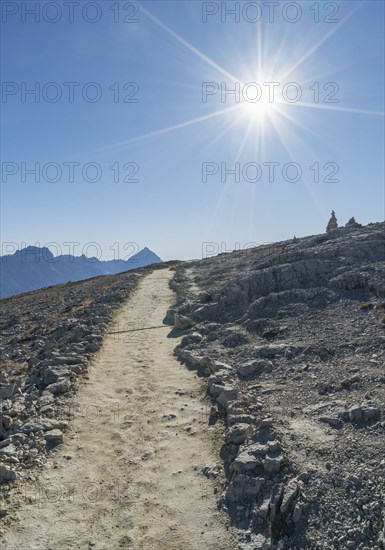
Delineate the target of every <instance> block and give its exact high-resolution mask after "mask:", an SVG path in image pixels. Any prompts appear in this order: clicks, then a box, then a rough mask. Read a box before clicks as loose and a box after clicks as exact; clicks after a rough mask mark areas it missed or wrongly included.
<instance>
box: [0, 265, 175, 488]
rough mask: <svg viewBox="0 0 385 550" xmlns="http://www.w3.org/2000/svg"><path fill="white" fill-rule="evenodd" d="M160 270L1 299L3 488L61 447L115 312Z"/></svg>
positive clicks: (0, 472)
mask: <svg viewBox="0 0 385 550" xmlns="http://www.w3.org/2000/svg"><path fill="white" fill-rule="evenodd" d="M161 265H162V266H163V265H164V264H155V265H154V266H152V267H145V268H141V269H136V270H133V271H129V272H126V273H122V274H119V275H107V276H103V277H95V278H92V279H88V280H87V281H81V282H77V283H67V284H63V285H58V286H54V287H49V288H46V289H41V290H36V291H34V292H28V293H25V294H21V295H17V296H12V297H9V298H5V299H3V300H1V317H0V327H1V344H0V346H1V347H0V405H1V416H0V483H1V482H8V481H14V480H16V479H18V478H19V477H22V478H23V477H25V476H24V474H25V473H26V472H27V473H28V471H29V469H30V468H34V467H40V466H42V464H43V463H44V460H45V455H46V453H47V452H48V451H49V449H50V448H51V447H54V446H55V444H57V443H60V442H61V441H62V439H63V432H64V431H65V430H66V428H67V426H68V422H69V421H70V420H71V417H72V416H73V413H74V411H72V410H71V406H70V405H69V399H70V398H71V397H72V396H73V395H74V393H75V392H76V389H77V387H78V384H79V381H81V380H82V379H83V378H84V377H86V376H87V371H88V364H89V362H90V360H91V359H92V357H93V355H94V354H95V353H96V352H97V351H98V350H99V349H100V347H101V345H102V342H103V335H104V333H105V331H106V330H107V327H108V325H109V323H110V322H111V319H112V318H113V314H114V312H115V310H116V309H117V308H119V307H120V306H121V304H122V302H124V301H125V300H126V299H127V298H128V296H129V295H130V293H131V292H132V291H133V290H134V289H135V288H136V285H137V283H138V281H139V280H140V278H141V277H143V276H144V275H146V274H148V273H150V272H151V271H152V270H153V269H156V268H157V267H159V266H161ZM166 265H167V264H166ZM125 328H128V329H129V328H130V327H125Z"/></svg>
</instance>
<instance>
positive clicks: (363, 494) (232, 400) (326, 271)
mask: <svg viewBox="0 0 385 550" xmlns="http://www.w3.org/2000/svg"><path fill="white" fill-rule="evenodd" d="M384 260H385V223H377V224H370V225H368V226H365V227H356V226H351V227H347V228H337V229H333V230H331V231H329V232H328V233H327V234H323V235H316V236H311V237H306V238H302V239H293V240H290V241H285V242H280V243H275V244H271V245H264V246H260V247H257V248H254V249H249V250H245V251H239V252H234V253H231V254H222V255H219V256H217V257H215V258H209V259H205V260H201V261H192V262H183V263H182V262H179V263H175V264H170V265H174V267H175V277H174V279H173V281H172V288H173V289H174V290H175V291H176V293H177V296H178V301H177V303H176V304H175V306H174V307H173V308H172V309H170V310H169V312H168V314H167V316H166V318H165V321H164V322H165V323H169V324H173V325H174V329H175V331H177V332H178V334H180V331H182V333H184V336H183V339H182V341H181V343H180V345H178V347H177V348H176V350H175V354H176V356H177V357H178V358H179V359H180V361H181V362H183V363H184V364H186V366H187V367H188V368H191V369H194V370H197V372H198V373H199V374H200V375H201V376H202V379H203V380H207V396H206V404H207V407H206V409H207V410H206V413H207V414H206V413H205V418H206V421H207V423H208V425H209V426H212V427H215V428H216V430H215V431H216V432H217V428H218V427H219V428H221V426H222V423H223V422H224V423H225V424H224V426H225V427H224V432H223V445H222V448H221V449H220V453H219V456H218V463H217V464H216V465H207V468H205V469H204V474H205V475H206V476H207V477H210V478H211V477H213V478H217V477H218V478H222V473H223V472H224V474H225V477H226V485H225V490H224V492H223V493H222V494H221V495H220V498H219V505H220V507H221V508H222V509H223V510H225V511H227V512H228V514H229V516H230V518H231V522H232V523H233V525H234V526H236V528H237V529H238V534H239V540H240V544H239V548H240V549H241V550H260V549H264V550H267V549H276V550H278V549H279V550H284V549H286V550H299V549H309V550H310V549H312V550H313V549H325V550H326V549H327V550H329V549H330V548H335V549H337V550H342V549H349V548H352V549H358V550H372V549H380V550H381V549H382V550H384V548H385V531H384V530H385V526H384V523H385V517H384V508H385V507H384V499H385V478H384V474H385V458H384V457H385V369H384V358H385V346H384V344H385V333H384V330H385V262H384ZM164 266H167V264H158V265H153V266H151V267H147V268H142V269H138V270H133V271H130V272H126V273H122V274H119V275H111V276H104V277H97V278H94V279H89V280H87V281H83V282H78V283H69V284H63V285H59V286H56V287H51V288H48V289H42V290H38V291H35V292H30V293H27V294H23V295H19V296H14V297H10V298H6V299H4V300H2V301H1V309H2V316H1V331H2V343H1V348H0V354H1V355H0V376H1V380H0V399H1V405H2V416H1V424H0V482H1V483H2V488H3V491H2V497H3V499H4V502H3V504H2V505H1V509H0V516H1V515H5V514H6V515H7V517H10V514H9V513H8V514H7V506H9V503H10V502H13V501H12V499H8V490H9V491H10V493H9V494H11V491H12V488H13V486H17V485H18V484H19V483H20V482H23V481H24V480H28V479H29V478H30V477H31V476H33V475H34V474H33V472H34V471H35V470H36V469H39V468H41V467H42V466H43V464H44V462H45V457H46V456H47V454H49V453H50V452H51V449H54V448H55V447H56V446H57V445H58V444H60V443H61V441H62V439H63V434H65V431H66V429H67V427H68V423H70V422H71V418H72V412H73V411H71V408H70V406H69V403H70V401H71V397H72V396H73V395H74V393H75V392H76V390H77V387H78V386H79V384H80V383H81V380H82V379H84V378H86V377H87V370H88V364H89V361H90V360H91V359H92V357H93V354H94V353H96V352H97V350H98V349H99V348H100V347H101V344H102V341H103V335H104V334H105V333H106V331H107V330H108V327H109V326H110V327H111V324H110V323H111V322H112V321H113V318H114V312H115V311H116V310H117V308H119V307H120V306H121V305H122V303H123V302H124V301H125V299H126V298H127V297H128V296H129V294H130V293H131V292H132V291H133V290H134V289H135V288H136V285H137V282H138V280H139V279H140V278H141V277H142V276H144V275H145V274H147V273H149V272H151V271H152V270H154V269H159V268H162V267H164ZM128 328H129V329H130V327H128ZM131 328H132V327H131ZM110 330H111V328H110ZM133 345H135V342H134V343H133ZM220 470H222V471H220ZM18 478H19V480H18ZM5 489H6V490H5Z"/></svg>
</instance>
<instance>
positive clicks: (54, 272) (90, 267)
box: [0, 246, 161, 298]
mask: <svg viewBox="0 0 385 550" xmlns="http://www.w3.org/2000/svg"><path fill="white" fill-rule="evenodd" d="M158 262H161V259H160V258H159V256H157V255H156V254H155V253H154V252H152V251H151V250H150V249H149V248H147V247H145V248H143V250H140V251H139V252H138V253H136V254H134V255H132V256H131V257H130V258H129V259H127V260H106V261H103V260H99V259H98V258H94V257H91V258H88V257H86V256H85V255H84V254H83V255H82V256H73V255H71V254H64V255H59V256H54V255H53V254H52V252H51V251H50V250H49V248H47V247H43V248H39V247H36V246H27V247H26V248H22V249H21V250H17V251H16V252H15V253H14V254H8V255H6V256H2V257H0V297H1V298H4V297H6V296H12V295H13V294H19V293H21V292H29V291H30V290H36V289H38V288H42V287H46V286H51V285H58V284H61V283H66V282H68V281H82V280H84V279H89V278H90V277H97V276H98V275H112V274H115V273H122V272H124V271H127V270H129V269H137V268H139V267H144V266H146V265H150V264H153V263H158Z"/></svg>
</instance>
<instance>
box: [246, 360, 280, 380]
mask: <svg viewBox="0 0 385 550" xmlns="http://www.w3.org/2000/svg"><path fill="white" fill-rule="evenodd" d="M272 369H273V365H272V363H271V362H270V361H266V360H264V359H256V360H254V361H247V362H246V363H242V364H241V365H239V366H238V367H237V373H238V376H239V377H240V378H244V379H247V378H252V377H254V376H257V375H259V374H262V373H263V372H271V371H272Z"/></svg>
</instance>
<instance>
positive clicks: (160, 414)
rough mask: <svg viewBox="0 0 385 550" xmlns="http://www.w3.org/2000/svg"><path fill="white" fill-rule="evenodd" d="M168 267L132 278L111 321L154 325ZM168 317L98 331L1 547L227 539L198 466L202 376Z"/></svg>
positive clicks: (229, 544)
mask: <svg viewBox="0 0 385 550" xmlns="http://www.w3.org/2000/svg"><path fill="white" fill-rule="evenodd" d="M172 275H173V273H172V272H170V271H169V270H166V269H164V270H157V271H155V272H153V273H152V274H150V275H148V276H146V277H145V278H144V279H142V281H141V282H140V284H139V286H138V288H137V290H136V291H135V292H134V294H133V295H132V297H131V298H130V299H129V300H128V301H127V302H126V303H125V304H124V305H123V306H122V308H121V309H120V310H119V312H118V313H117V315H116V317H115V323H114V326H115V328H114V329H113V330H120V331H121V330H126V331H127V330H130V329H135V328H143V327H158V326H159V325H162V321H163V318H164V317H165V314H166V311H167V309H168V308H169V307H170V305H172V303H173V302H174V299H175V298H174V294H173V292H172V291H171V290H170V288H169V286H168V283H169V280H170V279H171V278H172ZM169 334H170V327H166V326H162V327H161V328H153V329H149V330H138V331H134V332H126V333H121V334H119V335H113V334H109V335H107V336H106V338H105V341H104V345H103V347H102V349H101V350H100V352H99V354H98V355H97V356H96V358H95V360H94V362H93V364H92V365H91V367H90V370H89V380H87V382H86V383H85V384H84V385H83V386H82V387H81V388H80V390H79V392H78V394H77V396H76V398H75V408H74V417H73V421H72V422H71V431H70V432H67V434H66V436H65V442H64V444H63V445H62V446H61V447H60V448H59V449H58V450H57V451H56V453H54V455H52V456H51V458H50V459H49V461H48V464H47V467H46V468H45V469H44V470H43V471H42V473H41V475H40V476H39V483H38V484H37V485H36V486H34V487H28V488H27V489H26V494H25V495H24V498H23V500H22V506H21V508H20V510H19V512H18V522H17V525H14V526H13V528H12V530H11V531H10V532H8V533H6V534H5V536H4V539H3V542H2V543H1V548H6V549H7V550H27V549H28V550H35V549H39V550H58V549H60V550H64V549H65V550H69V549H71V550H72V549H76V550H88V549H91V548H92V549H94V550H102V549H103V550H119V549H121V548H129V549H133V550H152V549H154V550H206V549H208V550H233V549H234V548H236V547H237V545H236V543H235V542H234V539H233V538H232V535H231V534H230V531H228V530H227V529H226V526H225V523H224V522H225V519H224V518H223V516H222V514H221V513H219V512H218V510H217V508H216V497H215V495H214V486H213V485H212V483H211V482H210V481H208V480H207V479H206V478H205V477H204V476H203V475H202V473H201V470H202V468H203V467H204V466H205V465H206V464H213V463H215V461H216V459H217V457H216V454H215V452H214V450H213V437H212V435H211V434H210V433H208V432H207V420H205V419H204V418H203V417H202V398H203V393H202V385H201V382H200V381H199V379H198V378H197V377H196V375H195V373H193V372H190V371H188V370H187V369H186V368H185V367H183V366H181V365H180V364H179V363H178V362H177V361H176V359H175V358H174V357H173V349H174V347H175V346H176V345H177V343H178V340H177V339H175V338H170V337H168V335H169Z"/></svg>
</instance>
